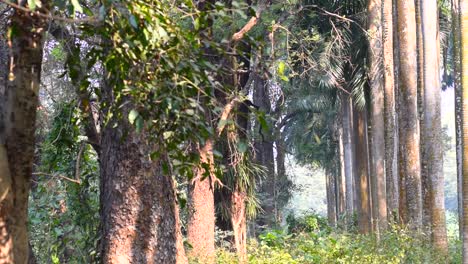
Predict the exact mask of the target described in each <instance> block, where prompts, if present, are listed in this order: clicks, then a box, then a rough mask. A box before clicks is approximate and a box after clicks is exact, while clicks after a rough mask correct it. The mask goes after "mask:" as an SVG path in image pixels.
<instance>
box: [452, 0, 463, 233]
mask: <svg viewBox="0 0 468 264" xmlns="http://www.w3.org/2000/svg"><path fill="white" fill-rule="evenodd" d="M459 11H460V10H459V0H452V40H453V56H452V57H453V66H454V67H453V76H454V82H453V85H454V89H455V142H456V143H455V151H456V157H457V190H458V192H457V193H458V195H457V198H458V229H459V230H458V233H459V238H460V240H461V239H462V237H463V213H462V211H463V210H462V209H463V195H462V194H463V192H462V179H463V138H462V116H463V113H462V101H461V100H462V87H461V64H460V63H461V61H460V58H461V50H460V48H461V46H460V37H461V36H460V13H459Z"/></svg>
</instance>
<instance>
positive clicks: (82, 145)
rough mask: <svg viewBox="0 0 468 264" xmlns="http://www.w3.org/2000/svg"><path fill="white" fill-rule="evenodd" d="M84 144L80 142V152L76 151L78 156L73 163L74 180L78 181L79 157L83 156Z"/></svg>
mask: <svg viewBox="0 0 468 264" xmlns="http://www.w3.org/2000/svg"><path fill="white" fill-rule="evenodd" d="M84 146H85V143H84V142H81V145H80V150H79V151H78V156H77V157H76V163H75V179H76V180H77V181H80V163H81V156H82V155H83V151H84Z"/></svg>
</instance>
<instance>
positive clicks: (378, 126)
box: [368, 0, 387, 237]
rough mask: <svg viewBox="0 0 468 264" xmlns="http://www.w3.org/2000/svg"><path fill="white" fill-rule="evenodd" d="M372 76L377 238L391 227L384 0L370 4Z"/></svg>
mask: <svg viewBox="0 0 468 264" xmlns="http://www.w3.org/2000/svg"><path fill="white" fill-rule="evenodd" d="M368 23H369V30H368V31H369V35H370V36H369V68H370V73H369V78H370V89H371V108H372V109H371V120H372V121H371V123H372V145H371V147H372V151H371V153H372V159H371V161H372V163H371V168H372V170H371V177H370V178H371V184H372V206H373V210H372V212H373V218H374V219H373V220H374V222H375V226H376V228H375V230H376V232H377V237H379V233H380V232H381V231H384V230H386V229H387V194H386V186H385V183H386V182H385V125H384V109H383V107H384V87H383V79H382V73H383V72H382V70H383V64H382V1H381V0H371V1H369V5H368Z"/></svg>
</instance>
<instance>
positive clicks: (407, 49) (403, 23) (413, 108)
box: [397, 0, 422, 229]
mask: <svg viewBox="0 0 468 264" xmlns="http://www.w3.org/2000/svg"><path fill="white" fill-rule="evenodd" d="M397 7H398V48H399V52H400V87H399V89H400V100H401V101H400V108H399V115H398V116H399V140H400V152H399V154H400V155H399V167H400V169H399V171H400V179H401V181H400V192H405V193H404V194H401V193H400V198H401V199H402V201H400V205H401V204H402V203H406V208H405V207H402V208H400V209H402V211H401V213H400V214H401V216H402V218H403V222H404V223H409V224H410V226H411V227H412V228H414V229H419V228H421V222H422V198H421V165H420V145H419V143H420V142H419V141H420V139H419V121H418V103H417V98H418V97H417V87H418V85H417V80H418V72H417V71H418V68H417V49H416V19H415V6H414V1H405V0H398V2H397Z"/></svg>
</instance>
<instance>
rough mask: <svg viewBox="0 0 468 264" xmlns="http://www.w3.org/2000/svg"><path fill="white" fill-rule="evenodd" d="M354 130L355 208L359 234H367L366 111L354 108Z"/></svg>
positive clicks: (369, 216) (368, 208)
mask: <svg viewBox="0 0 468 264" xmlns="http://www.w3.org/2000/svg"><path fill="white" fill-rule="evenodd" d="M353 116H354V129H355V134H354V135H355V142H356V152H355V153H356V171H355V174H354V175H355V184H356V186H355V187H356V189H355V190H356V196H357V198H356V200H357V204H356V208H357V217H358V228H359V232H360V233H363V234H367V233H369V232H370V231H371V210H370V199H369V198H370V197H369V168H368V164H369V162H368V160H369V153H368V147H367V111H366V109H363V110H358V109H357V108H355V111H354V113H353Z"/></svg>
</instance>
